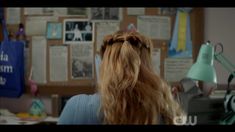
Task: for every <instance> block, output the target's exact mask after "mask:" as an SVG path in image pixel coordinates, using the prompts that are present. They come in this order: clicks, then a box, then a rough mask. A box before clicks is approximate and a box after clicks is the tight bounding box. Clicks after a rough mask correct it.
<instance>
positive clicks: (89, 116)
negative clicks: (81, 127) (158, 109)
mask: <svg viewBox="0 0 235 132" xmlns="http://www.w3.org/2000/svg"><path fill="white" fill-rule="evenodd" d="M99 108H100V96H99V94H97V93H96V94H93V95H85V94H80V95H76V96H73V97H72V98H70V99H69V100H68V101H67V103H66V105H65V107H64V109H63V111H62V113H61V115H60V117H59V120H58V125H75V124H102V123H103V122H102V118H100V117H101V116H102V115H101V116H100V117H99ZM101 114H102V113H101ZM159 120H160V124H163V120H162V117H161V116H160V117H159Z"/></svg>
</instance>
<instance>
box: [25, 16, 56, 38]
mask: <svg viewBox="0 0 235 132" xmlns="http://www.w3.org/2000/svg"><path fill="white" fill-rule="evenodd" d="M57 20H58V17H53V16H31V17H27V18H26V26H25V30H26V34H27V35H32V36H33V35H46V26H47V22H48V21H53V22H54V21H57Z"/></svg>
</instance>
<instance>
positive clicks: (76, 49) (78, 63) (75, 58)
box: [70, 43, 94, 79]
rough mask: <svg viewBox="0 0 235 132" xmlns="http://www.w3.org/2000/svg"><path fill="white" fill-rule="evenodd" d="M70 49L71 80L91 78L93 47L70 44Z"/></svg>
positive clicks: (90, 44) (90, 45)
mask: <svg viewBox="0 0 235 132" xmlns="http://www.w3.org/2000/svg"><path fill="white" fill-rule="evenodd" d="M70 47H71V75H72V79H92V78H93V70H94V68H93V66H94V65H93V45H92V43H89V44H78V45H77V44H72V45H70Z"/></svg>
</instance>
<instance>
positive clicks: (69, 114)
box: [58, 94, 102, 125]
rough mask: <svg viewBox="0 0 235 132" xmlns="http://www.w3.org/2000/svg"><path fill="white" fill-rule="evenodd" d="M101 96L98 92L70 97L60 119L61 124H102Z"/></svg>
mask: <svg viewBox="0 0 235 132" xmlns="http://www.w3.org/2000/svg"><path fill="white" fill-rule="evenodd" d="M99 107H100V97H99V95H98V94H93V95H85V94H80V95H76V96H73V97H72V98H70V99H69V100H68V101H67V103H66V105H65V107H64V109H63V111H62V113H61V115H60V117H59V120H58V124H61V125H66V124H67V125H75V124H102V121H101V119H100V118H99V117H98V115H99Z"/></svg>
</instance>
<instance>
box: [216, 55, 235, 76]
mask: <svg viewBox="0 0 235 132" xmlns="http://www.w3.org/2000/svg"><path fill="white" fill-rule="evenodd" d="M222 53H223V52H221V53H217V54H215V55H214V58H215V60H216V61H218V62H219V63H220V64H221V65H222V66H223V67H224V68H225V69H226V70H227V71H228V72H229V73H230V74H232V75H233V76H234V77H235V72H234V69H235V65H234V64H232V63H231V62H230V61H229V60H228V59H227V58H226V57H225V56H224V55H223V54H222Z"/></svg>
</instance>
